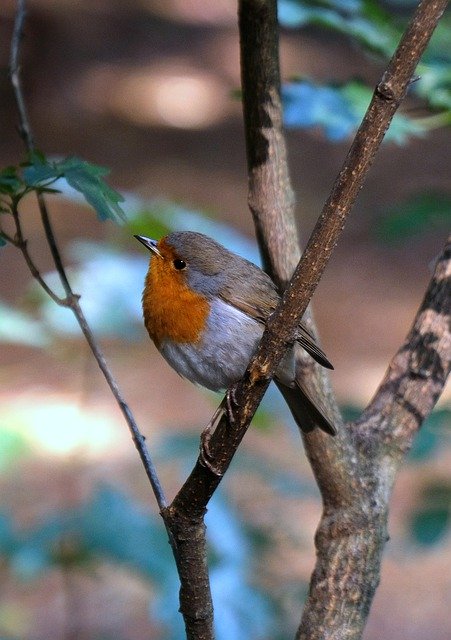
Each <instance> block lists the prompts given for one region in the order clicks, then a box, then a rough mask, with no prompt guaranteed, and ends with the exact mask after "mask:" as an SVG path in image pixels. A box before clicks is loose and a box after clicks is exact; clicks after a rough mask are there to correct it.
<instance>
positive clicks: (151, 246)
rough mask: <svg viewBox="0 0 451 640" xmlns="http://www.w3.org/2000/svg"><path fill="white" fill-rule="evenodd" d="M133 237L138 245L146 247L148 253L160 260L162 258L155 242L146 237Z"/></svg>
mask: <svg viewBox="0 0 451 640" xmlns="http://www.w3.org/2000/svg"><path fill="white" fill-rule="evenodd" d="M133 237H134V238H136V239H137V240H139V241H140V243H141V244H143V245H144V246H145V247H146V249H149V250H150V251H152V253H154V254H155V255H157V256H159V257H160V258H162V257H163V256H162V255H161V253H160V252H159V251H158V249H157V241H156V240H152V239H151V238H146V236H133Z"/></svg>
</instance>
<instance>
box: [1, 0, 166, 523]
mask: <svg viewBox="0 0 451 640" xmlns="http://www.w3.org/2000/svg"><path fill="white" fill-rule="evenodd" d="M25 18H26V1H25V0H18V1H17V11H16V17H15V21H14V29H13V36H12V40H11V52H10V75H11V83H12V86H13V90H14V96H15V99H16V104H17V109H18V112H19V122H20V133H21V137H22V139H23V141H24V144H25V147H26V149H27V151H28V152H29V153H31V152H32V151H34V150H35V148H36V146H35V141H34V136H33V133H32V130H31V126H30V120H29V117H28V111H27V107H26V102H25V98H24V92H23V86H22V80H21V74H20V52H21V43H22V38H23V29H24V24H25ZM36 195H37V199H38V205H39V211H40V214H41V220H42V225H43V228H44V232H45V236H46V239H47V244H48V246H49V248H50V252H51V254H52V257H53V261H54V263H55V267H56V270H57V273H58V276H59V278H60V280H61V283H62V285H63V287H64V291H65V293H66V298H65V299H61V300H59V299H58V296H56V295H55V294H53V295H52V294H50V293H49V295H50V296H51V297H52V299H53V300H54V301H55V302H57V303H58V304H60V305H61V306H65V307H69V308H70V309H71V311H72V313H73V314H74V316H75V318H76V320H77V322H78V324H79V326H80V329H81V331H82V333H83V335H84V337H85V338H86V341H87V342H88V345H89V347H90V349H91V352H92V354H93V356H94V358H95V360H96V362H97V364H98V365H99V368H100V370H101V372H102V373H103V376H104V378H105V380H106V382H107V384H108V386H109V388H110V390H111V392H112V394H113V396H114V398H115V400H116V402H117V404H118V406H119V408H120V410H121V412H122V415H123V416H124V418H125V421H126V423H127V426H128V428H129V431H130V433H131V436H132V439H133V442H134V444H135V447H136V449H137V451H138V454H139V456H140V458H141V462H142V464H143V466H144V469H145V472H146V474H147V477H148V479H149V482H150V484H151V487H152V490H153V493H154V495H155V498H156V500H157V503H158V506H159V508H160V511H162V510H163V509H164V508H165V507H166V506H167V502H166V498H165V496H164V492H163V489H162V486H161V484H160V481H159V478H158V475H157V472H156V468H155V465H154V464H153V461H152V458H151V456H150V453H149V450H148V449H147V445H146V442H145V437H144V436H143V435H142V434H141V432H140V430H139V427H138V425H137V424H136V421H135V419H134V417H133V414H132V412H131V410H130V408H129V406H128V404H127V403H126V401H125V400H124V398H123V396H122V393H121V391H120V389H119V386H118V384H117V382H116V380H115V378H114V376H113V374H112V372H111V371H110V369H109V367H108V365H107V362H106V359H105V356H104V354H103V352H102V350H101V349H100V346H99V345H98V343H97V341H96V339H95V337H94V334H93V333H92V331H91V328H90V326H89V324H88V322H87V320H86V318H85V315H84V313H83V311H82V309H81V307H80V304H79V296H78V295H77V294H75V293H74V292H73V290H72V287H71V285H70V283H69V280H68V278H67V274H66V270H65V268H64V264H63V261H62V258H61V253H60V251H59V248H58V244H57V241H56V238H55V234H54V231H53V226H52V223H51V220H50V216H49V213H48V210H47V206H46V202H45V198H44V196H43V195H42V194H40V193H37V194H36ZM14 218H15V223H16V232H17V238H18V240H17V242H14V243H13V244H15V245H16V246H18V247H19V248H20V249H21V250H22V253H23V255H24V257H25V260H26V261H27V265H28V266H29V268H30V271H31V273H32V274H33V276H34V277H35V278H36V279H37V280H38V282H39V283H40V284H41V286H43V288H44V290H45V291H47V292H48V287H47V285H45V286H44V285H43V280H42V278H41V277H40V275H39V271H38V269H37V268H36V266H35V265H34V262H33V261H32V259H31V257H30V254H29V253H28V249H27V242H26V240H25V238H24V237H23V235H22V230H21V226H20V219H19V213H18V212H17V211H16V215H15V216H14Z"/></svg>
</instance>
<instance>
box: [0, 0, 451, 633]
mask: <svg viewBox="0 0 451 640" xmlns="http://www.w3.org/2000/svg"><path fill="white" fill-rule="evenodd" d="M414 5H415V3H412V2H406V1H402V0H391V1H388V0H387V2H384V3H379V2H371V1H369V2H365V3H364V2H361V1H360V0H327V1H324V2H304V3H302V2H300V1H296V0H284V1H281V2H280V7H279V9H280V20H281V23H282V36H281V65H282V75H283V80H284V88H283V97H284V105H285V120H286V126H287V137H288V146H289V157H290V166H291V174H292V179H293V183H294V187H295V191H296V197H297V216H298V226H299V229H300V233H301V236H302V238H303V239H304V241H305V240H306V239H307V238H308V234H309V231H310V230H311V228H312V227H313V225H314V223H315V220H316V218H317V216H318V214H319V212H320V210H321V207H322V204H323V203H324V200H325V199H326V197H327V195H328V191H329V189H330V187H331V184H332V182H333V180H334V178H335V176H336V174H337V172H338V171H339V169H340V166H341V163H342V161H343V158H344V156H345V153H346V151H347V149H348V146H349V143H350V139H351V136H352V133H353V131H354V130H355V127H356V125H357V124H358V122H359V118H360V117H361V115H362V114H363V112H364V109H365V107H366V105H367V103H368V100H369V96H370V95H371V87H372V86H374V85H375V83H376V82H377V80H378V78H379V77H380V74H381V72H382V70H383V68H384V64H385V61H386V59H387V56H388V55H389V54H390V52H392V51H393V50H394V47H395V45H396V42H397V39H398V38H399V33H400V32H401V29H402V25H403V24H405V21H406V19H407V17H408V16H409V15H410V12H411V11H412V7H413V6H414ZM28 6H29V14H28V19H27V23H26V29H25V38H24V41H23V50H22V68H23V80H24V88H25V95H26V100H27V104H28V108H29V112H30V119H31V123H32V128H33V132H34V135H35V138H36V142H37V145H38V147H39V148H40V149H42V151H44V152H45V153H46V154H47V155H48V156H49V157H52V158H59V159H61V158H64V157H66V156H78V157H80V158H83V159H85V160H88V161H90V162H92V163H94V164H98V165H101V166H105V167H108V168H110V169H111V174H110V175H109V177H108V182H109V184H110V185H111V186H112V187H113V188H115V189H117V190H118V191H119V192H120V193H122V194H123V196H124V198H125V200H124V203H123V208H124V211H125V213H126V215H127V222H126V223H125V224H123V225H121V226H119V225H116V224H114V223H113V222H111V221H106V222H102V221H100V220H99V219H98V218H97V217H96V215H95V213H94V212H93V210H92V209H91V208H90V207H89V206H87V205H86V204H84V203H83V200H82V198H80V194H78V193H76V192H75V191H74V190H73V189H70V188H69V187H68V185H67V184H65V183H64V182H63V181H60V182H59V183H58V188H59V189H60V190H61V193H60V194H59V195H56V196H51V197H49V199H48V204H49V208H50V211H51V216H52V220H53V222H54V225H55V228H56V233H57V237H58V242H59V244H60V246H61V248H62V251H63V255H64V257H65V261H66V264H67V265H68V269H69V274H70V279H71V282H72V283H73V285H74V289H75V290H76V291H77V292H78V293H80V294H81V296H82V298H81V303H82V306H83V308H84V309H85V311H86V314H87V316H88V318H89V319H90V321H91V324H92V327H93V330H94V332H95V334H96V336H97V337H98V339H99V341H100V342H101V344H102V347H103V348H104V350H105V352H106V355H107V359H108V362H109V364H110V366H111V368H112V370H113V372H114V374H115V375H116V377H117V379H118V382H119V384H120V386H121V388H122V390H123V393H124V396H125V398H126V399H127V401H128V402H129V404H130V406H131V408H132V410H133V411H134V413H135V415H136V417H137V420H138V423H139V425H140V427H141V429H142V431H143V432H144V433H145V435H146V436H147V439H148V440H147V441H148V444H149V447H150V449H151V452H152V453H153V454H154V456H155V460H156V463H157V466H158V470H159V472H160V474H161V479H162V482H163V485H164V487H165V489H166V492H167V495H168V497H169V499H171V498H172V497H173V496H174V494H175V493H176V491H177V488H178V487H179V486H180V483H181V482H182V481H183V479H184V478H185V477H186V475H187V473H188V472H189V470H190V468H191V467H192V464H193V463H194V461H195V459H196V456H197V452H198V437H199V433H200V431H201V429H202V428H203V427H204V426H205V424H206V423H207V422H208V420H209V419H210V417H211V415H212V413H213V410H214V409H215V407H216V406H217V404H218V402H219V400H220V398H219V396H215V395H214V394H210V393H208V392H206V391H204V390H201V389H197V388H195V387H194V386H192V385H191V384H189V383H188V382H186V381H184V380H182V379H181V378H179V377H178V376H177V375H176V374H175V373H174V372H173V371H171V370H170V369H169V367H168V366H167V365H166V364H165V362H164V361H163V360H162V359H161V357H160V356H159V355H158V353H157V352H156V349H155V348H154V346H153V345H152V344H151V343H150V341H149V340H148V338H147V336H146V334H145V332H144V329H143V326H142V320H141V308H140V296H141V289H142V285H143V278H144V275H145V270H146V267H147V256H146V255H145V253H144V252H143V250H142V247H141V246H140V245H138V243H136V242H135V241H134V240H133V238H132V234H133V233H143V234H145V235H150V236H154V237H159V236H160V235H162V234H163V233H164V232H165V231H166V230H168V229H172V228H178V229H196V230H200V231H204V232H206V233H208V234H210V235H213V236H215V237H216V238H217V239H218V240H219V241H221V242H223V243H224V244H226V245H227V246H229V247H230V248H231V249H233V250H235V251H238V252H240V253H241V254H243V255H245V256H246V257H249V258H251V259H253V260H256V261H257V260H258V252H257V250H256V247H255V244H254V239H253V227H252V221H251V217H250V214H249V212H248V209H247V203H246V199H247V176H246V160H245V149H244V136H243V126H242V120H241V105H240V102H239V98H238V97H237V95H238V90H239V81H240V72H239V48H238V30H237V20H236V11H237V9H236V4H235V2H233V1H232V0H216V2H214V3H208V2H205V1H202V0H183V1H182V0H165V1H162V0H161V1H159V0H125V1H124V0H121V1H118V0H101V1H99V2H96V3H92V2H90V1H88V0H77V1H75V0H34V1H32V2H29V3H28ZM14 12H15V2H13V1H12V0H3V2H2V8H1V9H0V34H1V37H0V64H1V70H2V73H1V76H0V91H1V98H0V117H1V121H2V135H1V138H0V167H6V166H8V165H18V164H19V163H20V162H21V161H23V160H24V158H25V153H24V150H23V145H22V143H21V140H20V138H19V136H18V133H17V125H18V116H17V111H16V107H15V103H14V99H13V94H12V90H11V87H10V85H9V78H8V57H9V46H10V38H11V33H12V25H13V19H14ZM450 32H451V20H450V16H449V14H448V16H445V18H444V22H443V23H442V25H441V27H440V29H439V30H438V31H437V33H436V36H435V39H434V42H433V43H432V45H431V47H430V49H429V51H428V54H427V55H426V56H425V58H424V60H423V62H422V65H421V68H419V70H418V73H419V75H420V76H421V79H420V80H419V81H418V82H416V83H415V85H414V87H413V90H412V92H411V95H410V96H409V98H408V100H407V101H406V102H405V104H404V105H403V108H402V110H401V114H400V116H399V117H397V120H396V122H394V124H393V127H392V129H391V131H390V135H389V139H388V140H387V141H386V142H384V145H383V147H382V149H381V150H380V152H379V155H378V157H377V159H376V161H375V163H374V166H373V168H372V171H371V172H370V175H369V177H368V179H367V181H366V184H365V186H364V188H363V190H362V192H361V193H360V196H359V199H358V202H357V205H356V207H355V210H354V212H353V214H352V216H351V218H350V220H349V222H348V225H347V228H346V230H345V233H344V235H343V237H342V240H341V242H340V245H339V246H338V247H337V249H336V251H335V254H334V256H333V258H332V260H331V263H330V265H329V267H328V269H327V272H326V274H325V275H324V277H323V279H322V281H321V283H320V286H319V288H318V290H317V292H316V294H315V297H314V310H315V316H316V320H317V324H318V327H319V330H320V333H321V340H322V345H323V347H324V349H325V351H326V353H327V354H328V356H329V357H330V359H331V360H332V362H333V363H334V366H335V371H334V372H333V373H332V383H333V386H334V389H335V391H336V394H337V396H338V399H339V401H340V403H341V405H342V406H343V411H344V412H345V415H346V416H348V417H353V416H355V415H357V414H358V411H359V410H361V408H362V407H364V406H365V405H366V403H368V401H369V400H370V398H371V396H372V394H373V393H374V391H375V389H376V388H377V385H378V383H379V381H380V380H381V377H382V376H383V374H384V371H385V369H386V367H387V364H388V362H389V360H390V358H391V356H392V355H393V354H394V353H395V351H396V349H397V348H398V347H399V345H400V344H401V341H402V340H403V338H404V336H405V335H406V333H407V331H408V329H409V327H410V324H411V322H412V319H413V316H414V313H415V311H416V309H417V308H418V306H419V304H420V302H421V299H422V296H423V293H424V290H425V287H426V285H427V282H428V280H429V278H430V275H431V269H432V268H433V264H434V258H435V257H436V256H437V254H438V253H439V252H440V250H441V248H442V246H443V243H444V241H445V238H446V234H447V232H448V230H449V222H450V218H451V176H450V160H449V158H450V142H451V137H450V131H449V128H448V129H447V128H446V124H449V122H450V113H451V67H450V59H451V44H450V43H451V38H450V37H449V36H450ZM21 214H22V218H23V223H24V227H25V231H26V234H27V237H28V239H29V248H30V251H31V253H32V255H33V257H34V258H35V259H36V261H37V263H38V264H39V267H40V269H41V272H42V273H43V274H46V278H48V281H49V282H52V283H55V287H56V288H58V283H57V280H56V278H55V275H54V274H52V268H53V265H52V261H51V258H50V256H49V252H48V249H47V247H46V244H45V241H44V237H43V232H42V229H41V226H40V221H39V216H38V213H37V210H36V204H35V202H34V199H33V198H29V199H25V200H24V202H23V203H22V205H21ZM0 397H1V404H0V486H1V495H2V499H1V503H0V554H1V560H0V561H1V567H2V572H1V574H0V581H1V588H0V638H2V639H5V640H6V639H8V640H10V639H14V640H16V639H22V638H23V639H27V640H28V639H29V640H41V639H42V640H43V639H47V638H55V639H57V640H59V639H64V640H71V639H75V638H77V639H81V640H84V639H86V640H88V639H89V640H91V639H96V640H97V639H98V640H100V639H102V640H109V639H113V638H114V639H115V640H142V639H144V638H155V640H159V639H160V638H161V639H174V640H179V639H180V638H181V637H183V632H182V625H181V622H180V620H179V615H178V613H177V609H178V601H177V598H178V595H177V591H178V587H177V577H176V575H175V571H174V567H173V561H172V558H171V554H170V550H169V546H168V544H167V541H166V536H165V533H164V530H163V526H162V522H161V519H160V518H159V516H158V514H157V508H156V505H155V502H154V500H153V497H152V495H151V492H150V490H149V486H148V484H147V480H146V477H145V474H144V472H143V470H142V468H141V465H140V462H139V460H138V456H137V454H136V451H135V449H134V447H133V445H132V442H131V440H130V437H129V435H128V431H127V429H126V426H125V424H124V423H123V421H122V419H121V415H120V414H119V412H118V410H117V407H116V406H115V404H114V402H113V399H112V397H111V395H110V393H109V391H108V389H107V387H106V383H105V382H104V380H103V378H102V377H101V375H100V373H99V371H98V369H97V366H96V364H95V363H94V361H93V360H92V358H91V356H90V354H89V352H88V350H87V347H86V345H85V343H84V342H83V340H82V339H81V338H80V335H79V331H78V330H77V327H76V326H75V325H74V322H73V320H72V318H71V317H70V313H69V312H68V311H66V310H64V309H60V308H57V307H56V306H55V305H54V304H53V303H52V302H51V301H50V300H47V299H46V298H45V297H44V295H43V294H42V292H41V291H39V289H38V288H37V287H36V285H35V284H33V282H32V281H31V277H30V274H29V272H28V271H27V268H26V265H25V264H24V261H23V259H22V257H21V255H20V254H19V252H18V251H16V250H14V249H13V248H11V247H1V248H0ZM449 402H450V391H449V388H448V389H446V390H445V393H444V395H443V397H442V399H441V400H440V403H439V404H438V406H437V408H436V411H435V413H434V414H433V415H432V417H431V418H430V419H429V421H428V422H427V424H426V425H425V426H424V427H423V429H422V431H421V433H420V434H419V436H418V438H417V440H416V442H415V445H414V448H413V450H412V451H411V452H410V454H409V457H408V460H407V461H406V464H405V465H404V467H403V469H402V470H401V472H400V474H399V476H398V478H397V481H396V486H395V491H394V495H393V499H392V510H391V515H390V522H389V529H390V536H391V537H390V542H389V543H388V545H387V547H386V551H385V556H384V563H383V570H382V580H381V584H380V587H379V589H378V592H377V595H376V598H375V602H374V606H373V608H372V611H371V614H370V618H369V623H368V627H367V629H366V631H365V636H364V637H365V640H376V639H379V638H381V637H390V638H391V639H392V640H398V639H399V640H400V639H403V640H405V639H406V638H409V640H424V638H425V637H427V638H428V640H445V639H448V638H449V637H450V636H451V620H450V617H449V609H450V606H451V546H450V544H449V542H450V531H449V516H450V495H451V476H450V472H449V469H450V467H451V448H450V437H449V433H450V431H449V427H450V415H451V414H450V409H449V407H450V404H449ZM320 512H321V504H320V498H319V494H318V490H317V488H316V486H315V483H314V480H313V478H312V474H311V471H310V469H309V466H308V463H307V461H306V459H305V456H304V453H303V451H302V446H301V443H300V438H299V434H298V433H297V431H296V428H295V426H294V424H293V422H292V421H291V418H290V416H289V413H288V412H287V410H286V408H285V407H284V405H283V403H282V400H281V399H280V397H279V396H278V395H277V394H276V391H275V390H273V391H271V392H270V393H269V394H268V397H267V398H266V400H265V402H264V404H263V406H262V407H261V409H260V410H259V413H258V415H257V416H256V419H255V421H254V425H253V427H252V428H251V429H250V431H249V432H248V434H247V435H246V438H245V441H244V442H243V445H242V447H241V448H240V451H239V452H238V454H237V456H236V458H235V460H234V462H233V464H232V466H231V468H230V471H229V473H228V474H227V477H226V478H225V479H224V481H223V482H222V485H221V488H220V490H219V491H218V492H217V494H216V495H215V496H214V499H213V500H212V503H211V506H210V509H209V513H208V516H207V525H208V533H209V542H210V548H211V560H210V563H211V567H212V588H213V596H214V601H215V608H216V624H217V637H218V639H219V640H241V639H243V640H244V639H247V638H261V639H271V640H274V639H280V640H282V639H283V640H285V639H288V638H292V637H293V636H294V633H295V629H296V628H297V624H298V622H299V619H300V614H301V608H302V602H303V600H304V598H305V595H306V592H307V588H308V581H309V576H310V574H311V571H312V569H313V566H314V546H313V536H314V532H315V528H316V526H317V523H318V520H319V517H320Z"/></svg>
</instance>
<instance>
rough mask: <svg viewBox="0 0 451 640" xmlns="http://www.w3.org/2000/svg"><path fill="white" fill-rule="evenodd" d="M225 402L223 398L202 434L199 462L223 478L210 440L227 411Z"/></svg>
mask: <svg viewBox="0 0 451 640" xmlns="http://www.w3.org/2000/svg"><path fill="white" fill-rule="evenodd" d="M224 404H225V403H224V400H223V401H222V402H221V404H220V405H219V407H218V408H217V409H216V411H215V412H214V414H213V417H212V418H211V420H210V422H209V423H208V424H207V426H206V427H205V429H204V430H203V431H202V433H201V434H200V447H199V462H200V464H201V465H202V466H203V467H205V468H206V469H209V470H210V471H211V473H212V474H213V475H215V476H217V477H218V478H221V477H222V476H223V475H224V474H223V472H222V471H220V470H219V469H218V468H217V467H215V465H214V463H213V455H212V453H211V450H210V440H211V435H212V433H213V431H214V429H215V428H216V426H217V424H218V422H219V420H220V419H221V417H222V415H223V413H224V412H225V411H226V409H225V408H224Z"/></svg>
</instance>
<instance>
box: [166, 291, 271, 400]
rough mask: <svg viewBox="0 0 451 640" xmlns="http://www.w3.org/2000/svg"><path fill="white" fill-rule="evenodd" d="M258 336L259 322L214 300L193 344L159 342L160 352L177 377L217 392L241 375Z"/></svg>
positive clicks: (260, 329)
mask: <svg viewBox="0 0 451 640" xmlns="http://www.w3.org/2000/svg"><path fill="white" fill-rule="evenodd" d="M262 333H263V326H262V325H261V324H260V323H259V322H257V321H256V320H254V319H253V318H251V317H249V316H248V315H246V314H245V313H243V312H242V311H240V310H239V309H236V308H235V307H232V306H230V305H228V304H227V303H225V302H223V301H222V300H220V299H216V300H214V301H213V302H212V304H211V309H210V314H209V317H208V320H207V326H206V329H205V330H204V332H203V334H202V336H201V338H200V339H199V340H198V341H197V342H195V343H186V342H185V343H184V342H173V341H163V342H162V344H161V345H160V351H161V353H162V355H163V356H164V358H165V359H166V360H167V362H168V363H169V364H170V365H171V367H173V368H174V369H175V370H176V371H177V372H178V373H180V375H182V376H183V377H185V378H188V380H191V382H195V383H197V384H200V385H202V386H203V387H206V388H207V389H211V390H212V391H219V390H221V389H226V388H227V387H229V386H230V385H231V384H233V383H234V382H237V381H238V380H239V379H240V378H241V377H242V376H243V374H244V372H245V370H246V367H247V365H248V364H249V361H250V359H251V356H252V354H253V352H254V351H255V348H256V346H257V344H258V341H259V340H260V338H261V336H262Z"/></svg>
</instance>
